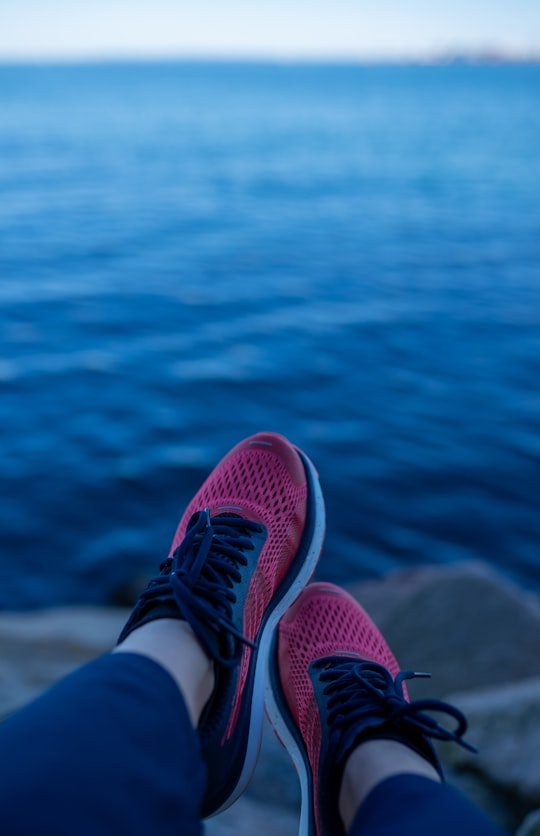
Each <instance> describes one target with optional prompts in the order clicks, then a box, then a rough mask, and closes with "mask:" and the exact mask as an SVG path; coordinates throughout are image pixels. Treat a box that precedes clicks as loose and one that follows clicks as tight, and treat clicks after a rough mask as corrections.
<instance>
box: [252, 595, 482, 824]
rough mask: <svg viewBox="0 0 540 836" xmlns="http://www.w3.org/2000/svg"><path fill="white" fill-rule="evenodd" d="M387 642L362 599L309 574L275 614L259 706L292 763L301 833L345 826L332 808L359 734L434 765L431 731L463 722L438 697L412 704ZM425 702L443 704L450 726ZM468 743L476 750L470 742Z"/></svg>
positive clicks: (444, 734) (450, 735)
mask: <svg viewBox="0 0 540 836" xmlns="http://www.w3.org/2000/svg"><path fill="white" fill-rule="evenodd" d="M415 676H429V674H415V673H413V672H412V671H403V672H401V673H400V672H399V666H398V663H397V662H396V660H395V658H394V656H393V654H392V652H391V650H390V648H389V647H388V645H387V644H386V641H385V640H384V638H383V636H382V635H381V633H380V632H379V630H378V629H377V627H376V626H375V625H374V624H373V622H372V621H371V619H370V618H369V616H368V615H367V614H366V613H365V612H364V610H363V609H362V607H361V606H360V605H359V604H358V603H357V602H356V601H355V600H354V598H352V596H351V595H349V594H348V593H347V592H345V590H343V589H340V588H339V587H337V586H333V585H332V584H328V583H314V584H310V585H309V586H307V587H306V589H304V591H303V592H302V594H301V595H300V596H299V598H298V599H297V600H296V602H295V603H294V604H293V605H292V607H291V608H290V609H289V611H288V612H287V613H286V614H285V615H284V616H283V618H282V619H281V622H280V624H279V627H278V629H277V630H276V634H275V637H274V641H273V645H272V650H271V653H270V657H269V677H268V686H267V695H266V710H267V714H268V717H269V719H270V722H271V723H272V725H273V727H274V730H275V731H276V734H277V736H278V737H279V739H280V740H281V741H282V743H283V745H284V746H285V747H286V748H287V750H288V751H289V754H290V755H291V757H292V759H293V761H294V764H295V766H296V769H297V772H298V775H299V778H300V786H301V792H302V809H301V816H300V829H299V834H300V836H327V834H332V836H334V834H336V836H338V834H344V829H343V823H342V821H341V817H340V814H339V809H338V799H339V791H340V787H341V778H342V775H343V769H344V767H345V763H346V761H347V758H348V756H349V755H350V754H351V752H352V751H353V749H354V748H356V746H358V744H359V743H361V742H363V741H364V740H370V739H377V738H379V739H380V738H388V739H392V740H397V741H399V742H400V743H404V744H405V745H407V746H409V747H410V748H412V749H414V750H415V751H417V752H418V753H419V754H421V755H422V756H423V757H425V758H426V759H427V760H428V761H429V762H430V763H431V764H433V765H434V766H435V768H436V769H437V771H438V772H439V774H441V775H442V772H441V767H440V763H439V761H438V758H437V756H436V754H435V751H434V749H433V746H432V744H431V741H430V738H431V737H435V738H439V739H441V740H454V741H456V742H458V743H461V744H462V745H463V746H465V747H466V748H468V749H472V747H470V746H469V745H468V744H467V743H465V742H464V741H463V740H462V739H461V736H462V735H463V733H464V732H465V730H466V721H465V718H464V717H463V715H462V714H461V712H459V711H458V710H457V709H456V708H454V707H453V706H450V705H448V704H447V703H442V702H440V701H439V700H422V701H417V702H413V703H410V702H409V700H408V696H407V692H406V690H405V686H404V684H403V681H404V680H405V679H412V678H413V677H415ZM425 710H434V711H437V712H440V711H443V712H445V713H448V714H450V715H451V716H452V717H453V718H454V719H455V720H456V721H457V728H456V730H455V731H449V730H447V729H445V728H444V727H443V726H441V725H439V724H438V723H437V722H436V721H435V720H434V719H433V718H432V717H430V716H429V715H428V714H425V713H424V712H425ZM473 751H474V750H473Z"/></svg>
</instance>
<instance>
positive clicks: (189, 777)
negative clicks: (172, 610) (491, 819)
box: [0, 653, 498, 836]
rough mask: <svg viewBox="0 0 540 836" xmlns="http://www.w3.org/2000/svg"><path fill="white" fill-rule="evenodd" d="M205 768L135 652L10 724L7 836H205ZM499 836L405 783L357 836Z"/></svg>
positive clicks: (169, 697)
mask: <svg viewBox="0 0 540 836" xmlns="http://www.w3.org/2000/svg"><path fill="white" fill-rule="evenodd" d="M204 782H205V770H204V766H203V763H202V760H201V756H200V751H199V745H198V739H197V735H196V734H195V733H194V731H193V729H192V727H191V724H190V720H189V716H188V713H187V710H186V707H185V705H184V701H183V699H182V696H181V694H180V692H179V690H178V688H177V686H176V685H175V683H174V681H173V679H172V678H171V677H170V675H169V674H168V673H167V672H166V671H165V670H164V669H163V668H162V667H161V666H160V665H158V664H157V663H156V662H153V661H152V660H150V659H147V658H146V657H144V656H139V655H137V654H132V653H115V654H112V655H107V656H103V657H101V658H99V659H97V660H96V661H94V662H91V663H90V664H88V665H85V666H84V667H82V668H80V669H79V670H78V671H76V672H75V673H73V674H71V675H70V676H68V677H66V678H65V679H63V680H62V681H61V682H59V683H58V684H57V685H54V686H53V687H52V688H50V689H49V690H48V691H47V692H46V693H45V694H43V695H42V696H41V697H39V698H38V699H37V700H35V701H34V702H33V703H31V704H30V705H29V706H27V707H26V708H24V709H23V710H22V711H20V712H18V713H17V714H15V715H13V716H12V717H11V718H9V719H7V720H6V721H5V722H4V723H2V724H1V725H0V829H1V832H2V833H3V834H6V836H34V834H37V835H38V836H121V834H128V833H129V834H130V836H149V834H152V836H169V834H171V836H173V834H174V836H197V834H200V833H201V823H200V820H199V809H200V803H201V798H202V795H203V791H204ZM456 832H459V834H460V836H467V835H468V834H471V836H472V834H474V836H497V833H498V831H497V830H496V829H495V828H494V827H492V826H491V825H490V824H489V823H488V822H487V821H486V820H485V819H484V818H483V816H482V815H481V814H480V813H479V812H477V811H476V809H475V808H474V807H473V806H472V805H471V804H470V803H469V802H468V801H466V800H465V798H463V797H462V796H461V795H459V794H458V793H457V792H455V791H454V790H452V789H450V788H449V787H448V786H446V785H439V784H437V783H436V782H434V781H429V780H428V779H426V778H421V777H415V776H405V775H403V776H397V777H394V778H390V779H388V780H387V781H385V782H383V783H382V784H380V785H379V786H378V787H377V788H376V789H375V790H373V792H371V793H370V795H369V796H368V798H367V799H366V801H365V802H364V803H363V804H362V806H361V807H360V810H359V811H358V815H357V817H356V820H355V822H354V824H353V827H352V829H351V831H350V833H351V834H353V836H364V834H366V836H367V834H370V835H371V836H394V834H395V833H401V834H405V836H406V835H407V834H414V836H433V834H434V833H436V834H437V836H447V834H448V836H455V834H456Z"/></svg>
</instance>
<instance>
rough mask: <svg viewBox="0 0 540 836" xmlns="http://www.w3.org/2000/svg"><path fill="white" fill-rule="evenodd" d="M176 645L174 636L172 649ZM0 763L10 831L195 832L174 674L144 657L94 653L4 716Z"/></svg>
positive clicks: (194, 796)
mask: <svg viewBox="0 0 540 836" xmlns="http://www.w3.org/2000/svg"><path fill="white" fill-rule="evenodd" d="M147 626H149V625H147ZM145 629H146V628H145V627H143V628H142V629H141V632H142V630H145ZM186 646H187V643H186V642H183V641H182V638H181V637H179V643H178V653H179V654H182V652H183V648H184V647H186ZM0 766H1V774H2V780H1V781H0V822H2V826H1V829H2V832H3V833H6V834H8V833H9V834H10V836H28V834H32V833H36V834H41V836H73V834H77V836H96V834H100V836H119V834H124V833H129V834H130V836H148V834H149V833H156V834H160V836H168V834H170V836H178V833H182V834H185V836H198V834H199V833H200V829H201V826H200V807H201V802H202V798H203V793H204V788H205V769H204V766H203V762H202V758H201V752H200V742H199V740H198V737H197V735H196V733H195V731H194V728H193V725H192V722H191V720H190V716H189V713H188V710H187V709H186V705H185V702H184V699H183V698H182V695H181V693H180V690H179V689H178V686H177V684H176V682H175V680H174V679H173V678H172V676H171V675H170V674H169V673H168V672H167V670H166V669H165V667H164V666H162V665H161V664H159V663H158V662H156V661H154V660H152V659H151V658H149V657H148V656H145V655H141V654H138V653H113V654H109V655H107V656H103V657H101V658H99V659H97V660H96V661H94V662H91V663H89V664H88V665H85V666H84V667H82V668H80V669H79V670H78V671H76V672H75V673H73V674H71V675H70V676H68V677H66V678H65V679H63V680H62V681H61V682H59V683H58V684H57V685H55V686H53V687H52V688H50V689H49V690H48V691H47V692H45V693H44V694H43V695H42V696H41V697H39V698H38V699H37V700H35V701H34V702H33V703H31V704H30V705H29V706H27V707H26V708H24V709H22V710H21V711H20V712H18V713H17V714H15V715H13V716H12V717H11V718H9V719H8V720H6V721H5V722H4V723H2V724H1V725H0Z"/></svg>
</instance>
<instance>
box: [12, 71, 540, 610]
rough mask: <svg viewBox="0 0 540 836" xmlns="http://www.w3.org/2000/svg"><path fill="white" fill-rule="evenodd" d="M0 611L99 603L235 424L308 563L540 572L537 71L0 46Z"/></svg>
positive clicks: (349, 573)
mask: <svg viewBox="0 0 540 836" xmlns="http://www.w3.org/2000/svg"><path fill="white" fill-rule="evenodd" d="M0 196H1V200H0V311H1V318H0V437H1V446H0V576H1V583H0V607H2V608H23V607H34V606H42V605H49V604H58V603H76V602H104V603H105V602H109V601H111V600H115V599H116V596H117V595H118V590H119V589H121V588H123V587H124V586H125V584H126V583H129V581H130V580H131V579H133V578H136V577H138V576H141V575H147V574H150V573H152V572H153V570H154V569H155V568H156V566H157V563H159V561H160V559H161V558H162V557H163V556H164V555H165V554H166V552H167V549H168V546H169V541H170V539H171V537H172V535H173V533H174V529H175V526H176V521H177V518H178V517H179V515H180V513H181V512H182V510H183V507H184V506H185V504H186V503H187V501H188V499H189V498H190V496H191V493H192V492H193V490H194V489H195V488H196V487H197V486H198V484H199V483H200V481H201V480H202V478H204V476H205V475H206V473H207V472H208V471H209V470H210V469H211V467H212V466H213V464H214V463H215V462H216V461H217V459H218V458H219V457H221V455H223V454H224V453H225V452H226V451H227V449H228V448H229V446H231V445H232V444H234V443H236V442H237V441H238V440H239V439H240V438H242V437H243V436H244V435H247V434H249V433H252V432H255V431H257V430H259V429H272V430H276V431H279V432H282V433H285V434H286V435H288V436H289V437H290V438H291V439H292V440H294V441H295V442H296V443H297V444H299V445H301V446H302V447H303V448H304V449H305V450H306V451H307V452H308V454H309V455H310V456H311V458H312V459H313V460H314V461H315V463H316V465H317V467H318V470H319V473H320V477H321V481H322V484H323V489H324V492H325V495H326V499H327V506H328V532H327V541H326V549H325V553H324V556H323V558H322V561H321V564H320V568H319V570H318V576H319V577H320V578H325V579H330V580H334V581H337V582H346V581H348V580H352V579H358V578H366V577H373V576H379V575H381V574H384V573H386V572H387V571H389V570H391V569H393V568H397V567H403V566H409V565H416V564H418V563H428V562H429V563H431V562H436V563H443V562H447V561H454V560H461V559H471V558H472V559H474V558H477V559H482V560H487V561H489V562H491V563H492V564H493V565H494V566H496V567H499V568H500V569H502V570H503V571H504V572H506V573H508V574H509V575H510V576H512V577H514V578H515V579H517V580H518V581H519V582H521V583H523V584H524V585H528V586H534V587H538V585H539V580H540V571H539V570H540V562H539V554H540V388H539V381H540V66H444V67H405V66H402V67H398V66H391V67H384V66H380V67H359V66H316V65H286V64H284V65H279V64H275V65H271V64H268V65H263V64H260V65H257V64H238V65H235V64H222V65H220V64H189V63H184V64H161V65H159V64H156V65H152V64H141V65H137V64H133V65H129V64H117V65H115V64H111V65H88V66H84V65H78V66H58V67H54V66H47V67H44V66H12V67H8V66H4V67H0Z"/></svg>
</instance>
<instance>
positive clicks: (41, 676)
mask: <svg viewBox="0 0 540 836" xmlns="http://www.w3.org/2000/svg"><path fill="white" fill-rule="evenodd" d="M126 619H127V611H126V610H123V609H104V608H102V607H64V608H58V609H50V610H43V611H39V612H22V613H18V612H4V613H0V718H1V717H3V716H5V715H6V714H9V713H11V712H12V711H15V710H16V709H17V708H20V707H21V706H22V705H24V704H25V703H26V702H29V701H30V700H31V699H33V698H34V697H35V696H37V695H38V694H39V693H40V692H41V691H43V690H44V689H45V688H47V687H49V685H52V683H53V682H56V681H57V680H58V679H60V678H61V677H63V676H65V675H66V674H68V673H70V672H71V671H72V670H74V669H75V668H77V667H78V666H79V665H82V664H83V663H84V662H87V661H89V660H90V659H93V658H95V657H96V656H99V655H100V654H102V653H106V652H107V651H108V650H110V649H111V647H113V646H114V644H115V642H116V639H117V637H118V634H119V632H120V630H121V628H122V626H123V624H124V623H125V621H126Z"/></svg>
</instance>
